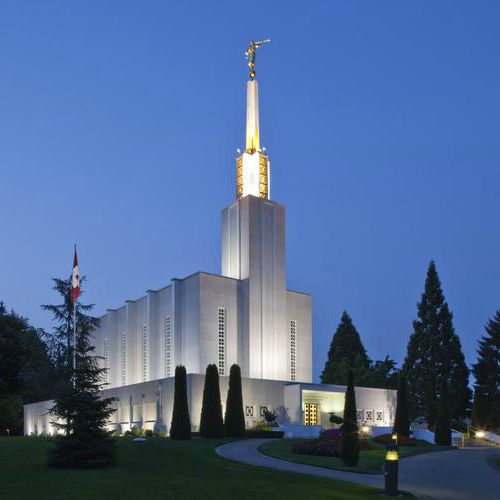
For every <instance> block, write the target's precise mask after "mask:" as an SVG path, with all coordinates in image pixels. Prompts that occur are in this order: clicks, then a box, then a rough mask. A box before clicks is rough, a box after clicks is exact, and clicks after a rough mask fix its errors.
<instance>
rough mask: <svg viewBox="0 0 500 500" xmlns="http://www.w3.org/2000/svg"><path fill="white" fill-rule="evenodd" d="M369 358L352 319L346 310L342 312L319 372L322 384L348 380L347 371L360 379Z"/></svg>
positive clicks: (368, 362) (366, 367) (343, 383)
mask: <svg viewBox="0 0 500 500" xmlns="http://www.w3.org/2000/svg"><path fill="white" fill-rule="evenodd" d="M369 365H370V360H369V358H368V356H367V355H366V351H365V348H364V347H363V344H362V342H361V339H360V337H359V333H358V332H357V330H356V328H355V326H354V325H353V323H352V319H351V318H350V316H349V315H348V314H347V312H346V311H344V312H343V313H342V317H341V319H340V323H339V325H338V327H337V330H336V331H335V334H334V335H333V339H332V342H331V345H330V350H329V351H328V360H327V361H326V363H325V367H324V369H323V372H322V373H321V382H322V383H323V384H342V385H345V384H346V383H347V380H348V373H349V371H353V372H354V374H355V376H356V380H361V379H362V378H363V377H364V376H365V375H366V372H367V370H368V368H369Z"/></svg>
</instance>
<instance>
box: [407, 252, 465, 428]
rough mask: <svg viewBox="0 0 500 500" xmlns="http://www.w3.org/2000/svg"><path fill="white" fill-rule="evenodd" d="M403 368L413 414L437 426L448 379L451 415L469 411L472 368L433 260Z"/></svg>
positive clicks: (458, 416)
mask: <svg viewBox="0 0 500 500" xmlns="http://www.w3.org/2000/svg"><path fill="white" fill-rule="evenodd" d="M403 372H404V373H405V375H406V377H407V381H408V389H409V401H410V414H411V416H412V417H413V418H415V417H423V418H425V419H426V421H427V422H428V424H429V425H430V426H431V427H433V426H434V424H435V422H436V417H437V402H438V401H439V390H440V387H441V384H442V383H443V382H444V381H446V382H447V383H448V384H449V401H450V406H451V408H450V412H451V417H452V418H461V417H463V416H464V415H465V410H466V408H467V406H468V404H469V400H470V390H469V388H468V378H469V370H468V368H467V365H466V364H465V358H464V355H463V353H462V348H461V345H460V339H459V338H458V336H457V335H456V334H455V331H454V328H453V317H452V314H451V312H450V310H449V308H448V304H447V303H446V302H445V299H444V295H443V291H442V289H441V282H440V280H439V276H438V273H437V270H436V266H435V264H434V262H432V261H431V263H430V265H429V269H428V272H427V278H426V280H425V289H424V293H423V294H422V298H421V300H420V303H419V304H418V319H417V320H415V321H414V322H413V334H412V335H411V336H410V340H409V343H408V351H407V355H406V359H405V361H404V364H403Z"/></svg>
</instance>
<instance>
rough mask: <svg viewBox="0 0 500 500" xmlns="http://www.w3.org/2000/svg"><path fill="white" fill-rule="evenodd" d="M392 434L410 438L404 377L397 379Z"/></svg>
mask: <svg viewBox="0 0 500 500" xmlns="http://www.w3.org/2000/svg"><path fill="white" fill-rule="evenodd" d="M394 432H396V433H397V434H398V435H399V436H406V437H409V436H410V417H409V413H408V387H407V384H406V377H405V376H404V375H403V374H402V375H400V377H399V386H398V394H397V401H396V415H395V418H394Z"/></svg>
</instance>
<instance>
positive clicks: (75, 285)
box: [71, 245, 80, 302]
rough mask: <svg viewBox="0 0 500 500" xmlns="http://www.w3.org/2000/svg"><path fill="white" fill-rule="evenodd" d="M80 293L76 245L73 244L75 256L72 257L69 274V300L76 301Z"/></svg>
mask: <svg viewBox="0 0 500 500" xmlns="http://www.w3.org/2000/svg"><path fill="white" fill-rule="evenodd" d="M79 295H80V273H79V272H78V256H77V255H76V245H75V257H74V258H73V275H72V276H71V300H72V301H73V302H75V301H76V299H77V298H78V296H79Z"/></svg>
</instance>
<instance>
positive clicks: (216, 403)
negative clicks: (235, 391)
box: [200, 365, 224, 438]
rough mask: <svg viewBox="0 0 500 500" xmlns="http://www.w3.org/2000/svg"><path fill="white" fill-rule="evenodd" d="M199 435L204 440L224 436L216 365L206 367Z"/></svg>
mask: <svg viewBox="0 0 500 500" xmlns="http://www.w3.org/2000/svg"><path fill="white" fill-rule="evenodd" d="M200 434H201V436H203V437H205V438H221V437H223V436H224V423H223V421H222V405H221V402H220V387H219V371H218V369H217V366H216V365H208V366H207V371H206V374H205V387H204V388H203V402H202V407H201V419H200Z"/></svg>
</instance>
